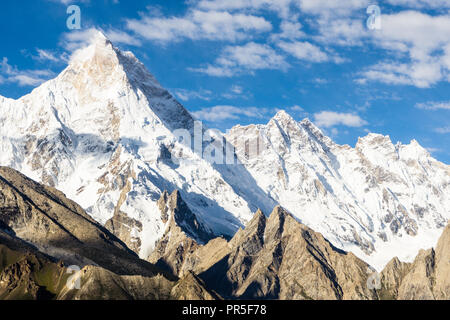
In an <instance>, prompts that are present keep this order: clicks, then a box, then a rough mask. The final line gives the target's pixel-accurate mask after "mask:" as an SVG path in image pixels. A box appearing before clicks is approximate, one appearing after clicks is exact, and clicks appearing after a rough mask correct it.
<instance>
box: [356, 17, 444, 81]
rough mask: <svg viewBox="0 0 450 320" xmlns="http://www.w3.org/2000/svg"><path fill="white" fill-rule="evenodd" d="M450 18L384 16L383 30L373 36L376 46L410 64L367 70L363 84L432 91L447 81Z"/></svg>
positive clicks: (383, 66)
mask: <svg viewBox="0 0 450 320" xmlns="http://www.w3.org/2000/svg"><path fill="white" fill-rule="evenodd" d="M449 34H450V16H449V15H441V16H431V15H428V14H424V13H420V12H416V11H404V12H400V13H396V14H391V15H383V16H382V29H381V30H379V32H375V33H373V35H374V37H373V41H374V44H376V45H377V46H379V47H381V48H384V49H387V50H389V51H394V52H395V53H396V54H397V55H400V56H401V55H403V56H404V60H405V59H406V60H407V62H404V63H398V61H395V62H387V61H385V62H382V63H379V64H377V65H374V66H372V67H370V68H368V69H367V70H366V71H365V72H364V73H363V77H362V79H360V80H363V81H364V80H366V81H367V80H372V81H379V82H384V83H388V84H406V85H414V86H416V87H419V88H427V87H430V86H432V85H434V84H436V83H438V82H440V81H448V80H449V73H450V37H449V36H448V35H449Z"/></svg>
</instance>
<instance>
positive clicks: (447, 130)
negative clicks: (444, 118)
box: [435, 126, 450, 134]
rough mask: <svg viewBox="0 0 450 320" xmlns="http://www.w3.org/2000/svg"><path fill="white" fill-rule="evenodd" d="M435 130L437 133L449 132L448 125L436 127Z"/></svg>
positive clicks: (449, 127)
mask: <svg viewBox="0 0 450 320" xmlns="http://www.w3.org/2000/svg"><path fill="white" fill-rule="evenodd" d="M435 131H436V132H437V133H441V134H447V133H450V126H447V127H443V128H436V129H435Z"/></svg>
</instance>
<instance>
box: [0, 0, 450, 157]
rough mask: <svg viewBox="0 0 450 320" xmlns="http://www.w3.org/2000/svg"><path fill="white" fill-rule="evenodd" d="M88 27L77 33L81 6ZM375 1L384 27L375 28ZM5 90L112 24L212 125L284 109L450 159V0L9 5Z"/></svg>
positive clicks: (330, 130)
mask: <svg viewBox="0 0 450 320" xmlns="http://www.w3.org/2000/svg"><path fill="white" fill-rule="evenodd" d="M72 4H74V5H78V6H79V7H80V9H81V29H80V30H69V29H68V28H67V26H66V20H67V18H68V17H69V15H68V14H67V13H66V10H67V7H68V6H69V5H72ZM371 4H376V5H378V6H379V7H380V9H381V17H380V18H381V25H380V27H381V28H380V29H375V30H370V29H369V28H368V27H367V23H366V22H367V19H368V18H369V14H368V13H367V12H366V10H367V8H368V7H369V5H371ZM0 8H1V10H0V30H2V32H1V39H2V44H1V51H0V95H3V96H6V97H10V98H18V97H20V96H22V95H24V94H26V93H28V92H30V91H31V90H32V89H33V88H34V87H36V86H38V85H39V84H40V83H42V82H43V81H45V80H47V79H50V78H52V77H54V76H56V75H57V74H58V73H59V72H60V71H61V70H63V69H64V68H65V66H66V65H67V61H68V59H70V54H71V53H72V52H73V51H74V50H75V49H76V48H78V47H79V46H82V45H83V44H84V43H85V42H86V41H87V40H88V39H89V36H90V34H92V29H93V28H96V29H100V30H102V31H103V32H104V33H106V34H107V35H108V37H109V38H110V39H111V40H112V42H113V43H114V44H115V45H116V46H118V47H119V48H121V49H126V50H131V51H133V52H134V53H135V55H136V56H137V57H138V58H139V59H140V60H141V61H142V62H143V63H144V64H145V65H146V66H147V67H148V69H149V70H150V71H151V72H152V73H153V74H154V75H155V76H156V78H157V79H158V80H159V81H160V82H161V84H162V85H163V86H164V87H166V88H168V89H169V90H170V91H171V92H172V93H173V94H174V95H175V96H177V98H178V99H179V100H180V102H182V103H183V104H184V105H185V106H186V107H187V108H188V109H189V110H190V111H192V112H193V113H194V114H195V115H196V116H197V117H198V118H201V119H203V120H204V121H206V122H207V123H208V125H209V126H210V127H214V128H219V129H221V130H226V129H227V128H230V127H232V126H233V125H235V124H249V123H266V122H267V121H268V120H269V119H270V118H271V117H272V116H273V115H274V114H275V113H276V111H277V110H279V109H284V110H286V111H287V112H288V113H290V114H291V115H292V116H293V117H294V118H295V119H297V120H301V119H303V118H305V117H308V118H310V119H311V120H313V121H314V122H315V123H316V124H317V125H318V126H320V127H321V128H322V129H323V130H324V131H325V133H327V134H328V135H329V136H331V137H332V138H333V139H334V140H335V141H336V142H338V143H341V144H349V145H351V146H354V145H355V143H356V141H357V138H358V137H359V136H364V135H366V133H367V132H377V133H382V134H386V135H390V136H391V139H392V141H393V142H394V143H396V142H397V141H400V142H402V143H409V142H410V140H412V139H416V140H418V141H419V143H420V144H421V145H422V146H424V147H426V148H427V149H428V150H429V151H430V152H431V153H432V154H433V156H434V157H436V158H437V159H439V160H441V161H443V162H446V163H450V150H449V148H448V147H449V145H450V1H448V0H384V1H378V2H373V1H368V0H227V1H223V0H188V1H184V2H183V1H174V0H161V1H154V0H149V1H138V0H135V1H124V0H98V1H94V0H90V1H89V0H84V1H68V0H42V1H36V0H24V1H22V2H20V5H19V4H18V2H17V1H2V2H1V4H0Z"/></svg>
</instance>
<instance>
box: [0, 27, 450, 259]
mask: <svg viewBox="0 0 450 320" xmlns="http://www.w3.org/2000/svg"><path fill="white" fill-rule="evenodd" d="M0 110H1V112H0V137H1V138H0V165H4V166H10V167H13V168H14V169H17V170H19V171H21V172H22V173H24V174H26V175H28V176H30V177H31V178H33V179H35V180H37V181H39V182H43V183H45V184H47V185H51V186H54V187H56V188H58V189H60V190H62V191H63V192H64V193H65V194H66V195H67V196H68V197H69V198H71V199H73V200H75V201H76V202H78V203H79V204H81V205H82V206H83V208H84V209H86V211H87V212H88V213H89V214H90V215H91V216H92V217H94V218H95V219H96V220H97V221H99V222H100V223H102V224H105V223H106V222H107V221H109V220H110V219H111V218H113V217H114V216H118V217H122V218H123V217H126V218H123V220H124V221H125V220H126V221H129V222H130V224H129V232H130V234H131V235H132V236H130V238H131V239H134V240H136V245H135V246H133V247H134V248H137V249H136V250H137V251H138V253H139V254H140V256H141V257H143V258H146V257H147V256H148V255H149V253H150V252H151V251H152V249H153V245H154V244H155V242H156V241H157V240H158V239H160V238H161V237H162V236H163V235H164V232H165V230H166V228H167V225H166V223H165V222H164V220H163V219H162V218H161V213H160V210H159V208H158V204H157V201H158V199H160V197H161V194H162V193H163V192H164V191H165V190H167V191H168V192H170V193H171V192H172V191H174V190H179V192H180V196H181V197H182V198H183V199H184V200H185V202H186V204H187V205H188V206H189V208H190V210H191V211H192V212H193V213H194V214H195V215H196V216H197V217H198V219H199V221H200V222H201V223H202V224H203V223H204V225H205V227H206V228H207V229H208V230H211V231H213V232H214V233H215V234H216V235H226V236H232V235H233V234H234V232H235V231H236V230H238V229H239V228H240V227H243V226H244V225H245V224H246V222H248V221H249V220H250V219H251V217H252V214H253V213H254V212H256V210H257V209H258V208H260V209H262V211H263V212H265V213H269V212H271V211H272V209H273V208H274V207H275V206H276V205H277V204H281V205H282V206H283V207H285V208H286V209H288V210H289V211H291V212H292V213H293V214H294V215H295V216H296V217H297V218H298V219H299V220H300V221H301V222H303V223H304V224H306V225H308V226H309V227H311V228H313V229H315V230H316V231H319V232H321V233H322V234H323V235H324V236H325V237H326V238H328V239H329V240H330V241H331V242H332V243H333V244H334V245H335V246H337V247H340V248H342V249H345V250H347V251H353V252H354V253H355V254H357V255H358V256H359V257H361V258H362V259H364V260H366V261H368V262H369V263H371V264H372V265H374V266H375V267H381V266H383V265H384V264H385V263H386V262H387V261H388V260H389V259H391V258H392V257H394V256H399V257H400V258H403V259H408V258H411V257H414V256H415V255H416V253H417V250H418V249H419V248H424V247H428V246H432V245H434V244H435V241H437V238H438V237H439V234H440V232H439V231H440V230H441V229H442V228H443V227H444V225H445V222H446V220H447V219H449V218H450V217H449V208H450V199H449V195H450V189H449V188H450V169H449V166H447V165H444V164H441V163H439V162H437V161H436V160H434V159H433V158H431V156H430V155H429V154H428V153H425V152H426V151H424V149H423V148H422V147H420V146H419V145H418V144H417V143H414V142H412V143H411V144H409V145H406V146H403V145H397V146H395V145H393V144H392V142H391V141H390V139H389V137H385V136H382V135H375V134H369V135H368V136H367V137H364V138H361V139H360V140H359V141H358V143H357V145H356V147H355V148H351V147H348V146H340V145H338V144H336V143H334V142H333V141H332V140H331V139H330V138H329V137H327V136H325V135H324V134H323V132H322V131H321V130H320V129H319V128H317V127H316V126H315V125H314V124H313V123H312V122H311V121H309V120H308V119H305V120H303V121H301V122H297V121H296V120H295V119H293V118H292V117H291V116H290V115H289V114H287V113H286V112H284V111H280V112H278V113H277V115H275V117H274V118H273V119H271V120H270V121H269V123H268V124H267V125H250V126H245V127H243V126H236V127H234V128H233V129H232V130H231V131H230V133H228V134H227V135H226V139H227V140H228V141H229V142H231V143H240V142H242V141H244V142H245V143H244V144H240V145H236V154H237V156H238V157H239V158H240V160H241V162H240V163H234V162H233V164H221V165H218V164H216V163H212V162H210V161H207V160H205V157H204V154H203V151H204V150H201V151H198V150H195V148H194V149H193V148H192V147H191V146H192V144H191V145H189V143H186V141H183V142H180V137H183V139H184V138H187V139H188V140H189V138H192V139H194V138H195V137H193V136H192V134H193V133H194V132H195V130H194V128H195V125H194V124H195V123H194V118H193V117H192V116H191V115H190V113H189V112H188V111H187V110H186V109H185V108H184V107H183V106H182V105H181V104H180V103H179V102H178V101H176V100H175V99H174V97H173V96H172V95H171V94H170V93H169V92H168V91H167V90H165V89H164V88H163V87H162V86H161V85H160V84H159V82H158V81H157V80H156V79H155V78H154V76H153V75H151V73H150V72H149V71H148V70H147V69H146V68H145V66H144V65H143V64H142V63H141V62H140V61H139V60H138V59H137V58H136V57H135V56H134V55H133V54H132V53H129V52H122V51H120V50H119V49H117V48H116V47H114V45H113V44H112V43H111V42H110V41H109V40H108V39H107V38H106V37H104V35H102V34H96V35H95V36H94V37H93V39H92V42H91V43H90V45H89V46H87V47H85V48H82V49H79V50H78V51H77V52H75V53H74V54H73V56H72V59H71V61H70V63H69V66H68V67H67V68H66V69H65V70H64V71H63V72H61V74H60V75H58V76H57V77H56V78H55V79H52V80H50V81H48V82H46V83H44V84H42V85H41V86H40V87H38V88H36V89H35V90H33V91H32V92H31V93H30V94H28V95H26V96H24V97H22V98H20V99H18V100H13V99H6V98H1V97H0ZM204 131H205V128H203V129H202V130H200V132H196V134H198V133H200V135H203V134H204ZM180 133H181V135H180ZM186 133H187V134H186ZM186 135H187V136H186ZM197 138H198V137H197ZM200 138H201V137H200ZM255 141H256V144H255V143H254V142H255ZM247 142H248V143H247ZM200 145H201V146H202V147H204V146H205V145H206V146H208V145H207V144H206V143H205V144H203V143H202V144H200ZM231 155H232V157H231V158H232V159H234V156H235V154H233V153H232V154H231Z"/></svg>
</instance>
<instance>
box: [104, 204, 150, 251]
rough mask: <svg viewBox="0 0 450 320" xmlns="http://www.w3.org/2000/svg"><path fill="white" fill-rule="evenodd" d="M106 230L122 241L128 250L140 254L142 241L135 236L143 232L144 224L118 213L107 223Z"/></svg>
mask: <svg viewBox="0 0 450 320" xmlns="http://www.w3.org/2000/svg"><path fill="white" fill-rule="evenodd" d="M105 228H106V229H108V230H109V231H110V232H111V233H112V234H114V235H115V236H116V237H118V238H119V239H120V240H122V241H123V242H124V243H125V244H126V245H127V246H128V248H130V249H131V250H133V251H134V252H135V253H139V250H140V248H141V239H140V238H139V237H138V236H136V235H135V234H137V233H138V232H141V231H142V223H140V222H139V221H137V220H135V219H132V218H130V217H128V216H127V215H126V214H124V213H123V212H121V211H118V212H117V213H116V214H115V215H114V216H113V217H112V218H111V219H109V220H108V221H107V222H106V224H105Z"/></svg>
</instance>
